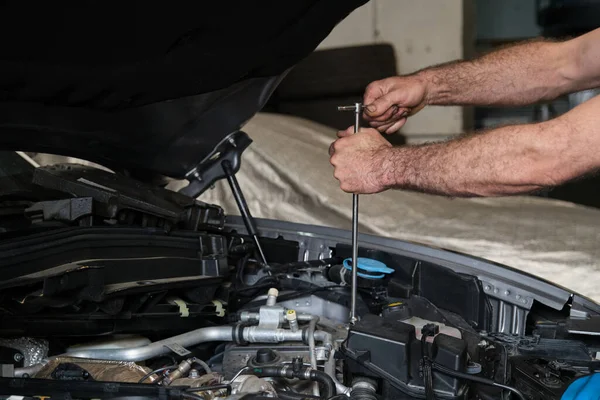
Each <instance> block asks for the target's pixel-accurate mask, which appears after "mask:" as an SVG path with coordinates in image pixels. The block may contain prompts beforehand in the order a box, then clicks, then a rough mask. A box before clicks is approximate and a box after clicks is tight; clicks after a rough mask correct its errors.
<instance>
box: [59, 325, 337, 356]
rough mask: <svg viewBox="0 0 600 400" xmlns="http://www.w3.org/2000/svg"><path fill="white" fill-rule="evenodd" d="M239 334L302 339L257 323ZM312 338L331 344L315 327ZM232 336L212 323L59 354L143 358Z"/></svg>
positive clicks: (257, 339)
mask: <svg viewBox="0 0 600 400" xmlns="http://www.w3.org/2000/svg"><path fill="white" fill-rule="evenodd" d="M242 336H243V338H244V340H246V341H248V342H250V343H281V342H302V341H303V331H301V330H298V331H296V332H292V331H290V330H288V329H266V328H261V327H258V326H250V327H247V328H243V331H242ZM313 336H314V338H315V340H317V341H319V342H322V343H323V345H324V346H326V347H329V349H330V350H331V348H332V341H331V340H332V339H331V335H330V334H329V333H327V332H324V331H315V333H314V335H313ZM232 340H233V327H231V326H215V327H210V328H200V329H196V330H194V331H191V332H187V333H184V334H181V335H177V336H173V337H171V338H167V339H163V340H159V341H158V342H153V343H151V344H149V345H147V346H143V347H136V348H130V349H97V350H78V351H73V352H69V353H66V354H63V355H61V356H59V357H63V356H64V357H75V358H92V359H96V360H113V361H133V362H137V361H145V360H148V359H150V358H154V357H158V356H160V355H163V354H167V353H169V352H171V351H172V350H171V347H174V346H181V347H184V348H185V347H191V346H195V345H197V344H200V343H206V342H230V341H232Z"/></svg>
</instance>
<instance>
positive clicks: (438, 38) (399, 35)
mask: <svg viewBox="0 0 600 400" xmlns="http://www.w3.org/2000/svg"><path fill="white" fill-rule="evenodd" d="M472 15H473V7H472V0H419V1H414V0H371V1H370V2H369V3H367V4H366V5H365V6H363V7H361V8H360V9H358V10H356V11H355V12H354V13H353V14H352V15H350V16H349V17H348V18H347V19H346V20H344V21H343V22H342V23H341V24H340V25H339V26H338V27H336V29H335V30H334V31H333V32H332V33H331V35H330V36H329V37H328V38H327V39H325V41H324V42H323V43H322V44H321V48H333V47H342V46H350V45H360V44H369V43H382V42H383V43H391V44H392V45H393V46H394V48H395V50H396V57H397V60H398V71H399V72H400V73H401V74H406V73H410V72H414V71H416V70H418V69H421V68H424V67H427V66H429V65H433V64H439V63H442V62H446V61H450V60H455V59H460V58H463V57H464V56H465V55H469V54H470V53H471V52H472V47H473V44H474V24H473V20H474V19H473V17H472ZM465 21H466V23H465ZM465 43H467V45H466V46H465ZM469 116H470V114H469V110H464V109H463V108H461V107H429V108H426V109H425V110H423V111H421V112H420V113H419V114H417V115H416V116H414V117H412V118H411V119H410V120H409V122H408V123H407V124H406V126H405V127H404V128H403V130H402V133H403V134H404V135H405V136H407V138H408V139H409V141H423V140H434V139H439V138H443V137H447V136H449V135H453V134H457V133H461V132H463V130H464V129H465V127H468V126H469V125H470V124H469V123H468V122H467V123H465V120H468V119H469Z"/></svg>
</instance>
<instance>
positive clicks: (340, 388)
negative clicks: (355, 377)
mask: <svg viewBox="0 0 600 400" xmlns="http://www.w3.org/2000/svg"><path fill="white" fill-rule="evenodd" d="M325 372H326V373H327V374H328V375H329V376H331V379H333V383H335V390H336V394H338V395H342V394H343V395H346V396H350V392H352V388H349V387H348V386H346V385H344V384H343V383H341V382H340V381H338V379H337V377H336V376H335V350H331V352H330V353H329V360H327V361H326V362H325Z"/></svg>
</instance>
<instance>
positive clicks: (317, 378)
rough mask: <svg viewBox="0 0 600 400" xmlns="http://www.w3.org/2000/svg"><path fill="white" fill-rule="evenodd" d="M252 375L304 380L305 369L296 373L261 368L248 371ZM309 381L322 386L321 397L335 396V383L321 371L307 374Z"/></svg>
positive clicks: (279, 368) (274, 368) (280, 368)
mask: <svg viewBox="0 0 600 400" xmlns="http://www.w3.org/2000/svg"><path fill="white" fill-rule="evenodd" d="M250 371H251V372H252V373H253V374H254V375H256V376H258V377H261V378H276V377H282V378H296V379H300V380H306V377H305V375H304V373H305V371H306V369H302V370H300V371H298V372H294V371H293V370H291V369H289V368H282V367H263V368H252V369H251V370H250ZM309 380H311V381H313V382H318V383H320V384H322V385H323V387H324V390H323V393H321V397H323V398H326V399H328V398H329V397H331V396H333V395H335V382H333V379H331V377H330V376H329V375H327V374H326V373H325V372H323V371H317V370H311V371H310V374H309Z"/></svg>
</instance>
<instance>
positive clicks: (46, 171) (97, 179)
mask: <svg viewBox="0 0 600 400" xmlns="http://www.w3.org/2000/svg"><path fill="white" fill-rule="evenodd" d="M33 183H34V184H36V185H39V186H42V187H44V188H46V189H52V190H56V191H60V192H63V193H65V194H66V195H67V196H69V197H71V196H72V197H77V198H90V199H91V200H92V201H93V212H92V213H93V216H94V217H97V218H98V217H99V218H103V219H108V220H114V221H116V222H119V223H126V224H129V225H131V224H132V223H133V224H136V225H141V226H144V227H162V228H166V229H172V228H175V227H177V228H181V229H186V230H194V231H196V230H203V229H206V228H212V229H221V228H223V225H224V223H225V213H224V212H223V209H222V208H220V207H218V206H215V205H209V204H206V203H202V202H199V201H197V200H195V199H194V198H192V197H188V196H185V195H183V194H181V193H177V192H173V191H171V190H167V189H163V188H161V187H157V186H151V185H146V184H144V183H142V182H139V181H137V180H135V179H131V178H128V177H126V176H123V175H119V174H112V173H110V172H107V171H103V170H100V169H97V168H93V167H86V166H83V165H78V164H62V165H53V166H48V167H40V168H37V169H35V171H34V173H33ZM52 203H55V202H44V204H42V206H40V207H37V208H33V209H32V210H31V211H30V213H31V212H33V211H36V210H37V209H39V211H42V212H43V214H44V217H45V218H46V219H47V218H53V219H57V215H58V216H59V217H60V215H59V213H57V212H55V211H54V210H52V211H54V212H49V211H50V209H52V208H53V204H52ZM54 208H56V206H54ZM86 215H89V213H88V214H86ZM59 220H64V219H59Z"/></svg>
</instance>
